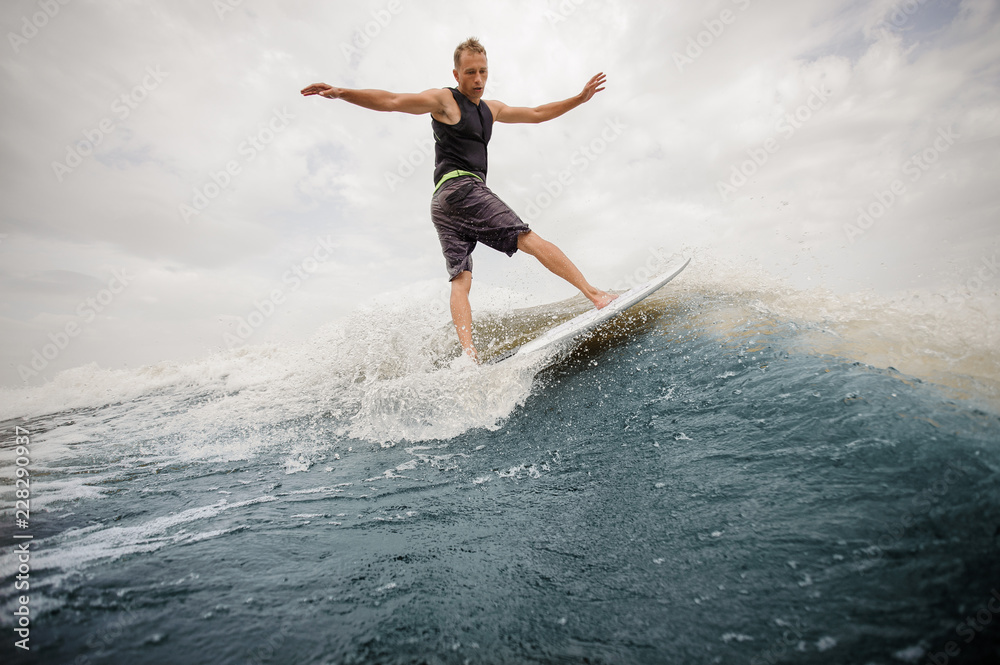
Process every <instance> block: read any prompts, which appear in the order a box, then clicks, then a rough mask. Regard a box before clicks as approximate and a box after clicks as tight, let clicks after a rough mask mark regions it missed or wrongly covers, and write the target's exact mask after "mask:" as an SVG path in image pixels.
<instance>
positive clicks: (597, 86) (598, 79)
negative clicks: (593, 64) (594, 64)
mask: <svg viewBox="0 0 1000 665" xmlns="http://www.w3.org/2000/svg"><path fill="white" fill-rule="evenodd" d="M607 80H608V77H607V76H605V75H604V72H601V73H600V74H594V77H593V78H592V79H590V80H589V81H588V82H587V85H585V86H583V92H581V93H580V95H581V96H582V97H583V101H584V102H589V101H590V98H591V97H593V96H594V95H596V94H597V93H599V92H600V91H601V90H604V87H603V86H604V82H605V81H607Z"/></svg>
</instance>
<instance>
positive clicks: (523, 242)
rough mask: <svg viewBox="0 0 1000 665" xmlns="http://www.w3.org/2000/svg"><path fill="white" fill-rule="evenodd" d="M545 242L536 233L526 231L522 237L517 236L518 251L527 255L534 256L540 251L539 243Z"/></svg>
mask: <svg viewBox="0 0 1000 665" xmlns="http://www.w3.org/2000/svg"><path fill="white" fill-rule="evenodd" d="M542 242H545V241H544V240H542V238H541V236H539V235H538V234H537V233H535V232H534V231H525V232H524V233H522V234H521V235H519V236H517V248H518V250H520V251H522V252H524V253H525V254H532V255H534V253H535V252H536V251H537V250H538V245H539V243H542Z"/></svg>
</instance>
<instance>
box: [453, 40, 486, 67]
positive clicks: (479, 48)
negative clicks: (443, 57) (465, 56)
mask: <svg viewBox="0 0 1000 665" xmlns="http://www.w3.org/2000/svg"><path fill="white" fill-rule="evenodd" d="M465 51H468V52H469V53H482V54H483V55H486V49H485V48H483V45H482V44H480V43H479V40H478V39H476V38H475V37H469V38H468V39H466V40H465V41H464V42H462V43H461V44H459V45H458V46H457V47H455V69H458V63H459V61H460V60H461V59H462V53H463V52H465Z"/></svg>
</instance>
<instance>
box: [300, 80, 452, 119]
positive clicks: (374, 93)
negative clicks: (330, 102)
mask: <svg viewBox="0 0 1000 665" xmlns="http://www.w3.org/2000/svg"><path fill="white" fill-rule="evenodd" d="M302 95H303V96H305V97H308V96H310V95H319V96H321V97H326V98H327V99H343V100H344V101H345V102H349V103H351V104H355V105H357V106H361V107H362V108H366V109H371V110H373V111H398V112H400V113H412V114H413V115H423V114H426V113H432V114H434V115H448V108H447V102H448V101H449V100H450V101H452V102H453V101H454V99H453V98H452V96H451V94H450V93H449V92H448V91H447V90H444V89H441V90H437V89H431V90H424V91H423V92H418V93H398V92H388V91H386V90H353V89H351V88H336V87H334V86H332V85H328V84H326V83H313V84H312V85H310V86H306V87H305V88H303V89H302Z"/></svg>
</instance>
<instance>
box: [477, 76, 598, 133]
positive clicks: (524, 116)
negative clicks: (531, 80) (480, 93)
mask: <svg viewBox="0 0 1000 665" xmlns="http://www.w3.org/2000/svg"><path fill="white" fill-rule="evenodd" d="M606 80H607V77H606V76H605V75H604V73H603V72H601V73H600V74H595V75H594V76H593V77H592V78H591V79H590V81H588V82H587V85H585V86H584V88H583V92H581V93H580V94H578V95H575V96H573V97H570V98H569V99H564V100H562V101H561V102H552V103H551V104H543V105H541V106H536V107H534V108H529V107H525V106H507V105H506V104H504V103H503V102H498V101H492V100H491V101H488V102H486V103H487V104H489V107H490V110H491V111H492V112H493V119H494V120H496V121H497V122H507V123H519V122H545V121H546V120H552V119H553V118H558V117H559V116H561V115H562V114H563V113H566V112H567V111H570V110H572V109H575V108H576V107H577V106H579V105H580V104H583V103H584V102H588V101H590V99H591V98H592V97H593V96H594V95H596V94H597V93H599V92H600V91H602V90H604V87H603V86H604V82H605V81H606Z"/></svg>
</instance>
